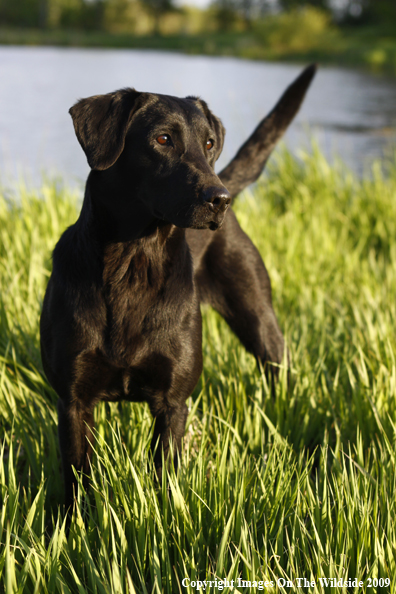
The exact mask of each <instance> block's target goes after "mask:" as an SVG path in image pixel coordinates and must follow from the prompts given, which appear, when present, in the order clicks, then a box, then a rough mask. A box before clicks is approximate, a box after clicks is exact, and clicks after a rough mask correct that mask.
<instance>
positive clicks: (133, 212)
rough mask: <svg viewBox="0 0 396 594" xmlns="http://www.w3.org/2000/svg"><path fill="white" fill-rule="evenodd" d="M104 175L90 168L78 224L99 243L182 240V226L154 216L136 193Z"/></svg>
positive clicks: (183, 232)
mask: <svg viewBox="0 0 396 594" xmlns="http://www.w3.org/2000/svg"><path fill="white" fill-rule="evenodd" d="M107 178H108V175H107V172H97V171H91V173H90V175H89V176H88V180H87V185H86V190H85V196H84V202H83V205H82V209H81V215H80V222H81V224H82V225H83V226H84V227H86V228H89V229H90V230H92V231H93V232H94V234H95V240H96V241H97V242H98V243H99V244H101V245H109V244H112V245H115V244H124V243H128V244H130V243H131V242H135V243H136V245H138V244H140V245H141V246H142V247H143V246H144V245H145V244H147V242H148V243H152V242H153V241H158V242H159V243H160V244H163V243H165V242H166V241H167V240H168V239H169V240H170V241H171V242H172V244H174V242H175V240H176V238H178V239H179V241H181V242H183V241H185V230H184V229H180V228H176V227H175V226H174V225H172V224H171V223H168V222H166V221H163V220H161V219H159V218H156V217H155V216H154V215H153V214H152V213H151V212H150V210H149V209H148V208H147V206H146V205H145V204H144V202H143V200H140V199H139V195H138V193H137V192H134V191H126V190H125V188H123V187H120V186H119V185H118V184H117V183H115V182H114V179H113V176H111V179H110V180H108V179H107Z"/></svg>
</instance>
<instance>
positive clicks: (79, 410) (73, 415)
mask: <svg viewBox="0 0 396 594" xmlns="http://www.w3.org/2000/svg"><path fill="white" fill-rule="evenodd" d="M92 429H93V406H87V405H85V404H84V403H81V402H79V401H78V400H77V401H73V402H72V403H65V402H63V401H62V400H61V399H59V400H58V436H59V445H60V450H61V456H62V465H63V477H64V482H65V505H66V510H68V509H69V510H70V511H71V506H72V505H73V501H74V498H75V495H76V493H77V480H76V477H75V475H74V472H73V469H72V467H73V466H74V468H75V469H76V470H78V471H81V472H83V473H84V475H85V476H84V477H83V483H84V486H85V485H86V482H87V477H86V475H88V474H90V460H91V456H92V446H91V443H92V442H93V434H92Z"/></svg>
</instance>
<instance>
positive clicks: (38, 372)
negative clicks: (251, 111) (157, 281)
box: [0, 151, 396, 594]
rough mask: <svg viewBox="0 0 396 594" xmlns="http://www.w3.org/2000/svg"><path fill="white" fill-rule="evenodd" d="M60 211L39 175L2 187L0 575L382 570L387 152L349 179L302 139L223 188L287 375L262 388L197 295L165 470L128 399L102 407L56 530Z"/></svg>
mask: <svg viewBox="0 0 396 594" xmlns="http://www.w3.org/2000/svg"><path fill="white" fill-rule="evenodd" d="M77 208H78V207H77V198H76V197H75V196H73V195H71V194H70V192H68V191H67V189H65V188H64V187H62V186H61V185H60V184H56V183H47V182H46V183H43V187H42V189H41V190H40V192H35V193H34V192H28V191H27V190H26V189H25V188H24V187H21V188H20V189H19V190H18V191H17V192H16V199H15V200H11V199H9V200H5V199H4V198H2V199H1V201H0V287H1V295H0V415H1V421H0V422H1V435H2V448H1V451H0V489H1V502H2V506H1V509H0V591H2V590H4V591H5V592H7V594H9V593H10V594H11V593H15V592H27V593H30V592H32V593H33V592H49V593H53V592H64V593H68V592H70V593H72V594H74V593H75V592H79V593H80V592H81V593H85V592H98V593H105V592H106V593H107V592H114V593H117V594H118V593H121V592H122V593H123V592H125V593H128V594H130V593H133V592H158V593H160V592H166V593H169V594H173V593H175V592H193V591H196V589H194V588H192V587H189V588H184V587H183V586H182V580H183V578H186V577H187V578H189V579H190V580H201V581H203V580H212V581H214V580H215V579H218V580H219V579H227V580H234V584H236V583H237V579H238V578H242V579H243V580H250V581H252V582H253V581H254V580H256V581H260V580H261V581H265V580H268V581H271V580H272V581H273V582H275V581H276V579H278V578H282V577H283V578H285V579H288V580H296V578H303V577H305V578H306V579H309V580H316V582H317V584H318V585H317V587H316V588H311V590H310V591H312V592H326V591H331V592H342V591H346V590H345V589H342V588H332V589H331V590H330V589H327V590H326V589H325V588H324V587H322V586H320V584H319V582H318V578H319V577H331V578H337V579H339V578H341V577H342V578H344V579H346V578H347V577H351V578H355V577H356V578H358V579H359V580H367V579H368V578H369V577H372V578H380V577H382V578H389V579H390V580H391V583H392V584H394V583H395V577H396V562H395V557H396V525H395V522H394V518H395V516H396V484H395V483H396V473H395V456H396V453H395V452H396V450H395V444H396V361H395V354H396V164H394V165H393V166H392V167H390V169H389V171H388V172H387V173H386V174H384V173H383V172H382V171H381V168H380V166H379V165H377V166H375V167H374V168H373V171H372V172H371V175H370V177H367V179H364V180H357V179H356V178H355V177H354V176H353V175H352V174H351V173H349V172H347V171H345V170H344V169H343V168H342V166H340V165H338V166H330V165H329V164H328V163H327V162H326V160H325V159H324V157H323V156H322V155H320V154H319V153H318V152H317V151H314V154H313V155H312V156H309V155H307V154H305V155H303V157H302V160H300V161H296V160H295V159H294V158H292V157H291V155H290V154H288V153H286V152H283V153H281V155H280V156H278V157H277V158H276V159H275V160H274V161H273V164H272V167H271V169H270V173H269V176H268V177H266V178H264V179H263V180H262V182H260V184H259V185H258V186H256V187H255V188H254V189H253V191H251V192H246V193H245V194H244V195H243V196H241V197H239V199H238V200H237V201H236V204H235V209H236V211H237V215H238V218H239V220H240V222H241V224H242V227H243V228H244V229H245V230H246V231H247V232H248V233H249V235H250V236H251V237H252V238H253V240H254V242H255V244H256V245H257V246H258V248H259V249H260V251H261V253H262V255H263V258H264V260H265V262H266V265H267V267H268V270H269V272H270V276H271V279H272V286H273V299H274V307H275V310H276V312H277V314H278V317H279V321H280V325H281V327H282V328H283V329H284V331H285V334H286V337H287V341H288V345H289V348H290V351H291V354H292V359H293V365H292V371H291V382H290V384H291V385H290V387H289V389H287V387H286V384H285V381H284V373H283V374H281V375H282V379H281V382H280V384H279V385H278V386H277V395H276V398H275V399H273V398H272V397H271V394H270V391H269V389H268V386H267V385H266V382H265V379H264V378H263V377H262V375H261V374H260V373H259V371H258V370H257V369H256V366H255V362H254V360H253V358H252V357H251V356H250V355H248V354H247V353H246V352H245V351H244V350H243V348H242V347H241V346H240V344H239V343H238V341H237V340H236V338H235V337H234V336H233V335H232V334H231V332H230V331H229V330H228V328H227V326H226V324H225V323H224V322H223V321H222V320H221V319H220V318H219V317H218V316H217V314H215V313H214V312H212V311H210V310H205V312H204V346H203V350H204V372H203V375H202V378H201V381H200V383H199V385H198V387H197V388H196V390H195V392H194V394H193V396H192V398H191V399H190V401H189V405H190V407H191V411H190V416H189V420H188V428H187V432H186V437H185V440H184V448H183V454H182V464H181V468H180V471H179V473H178V475H177V476H175V475H174V472H173V471H172V470H171V472H170V476H169V477H168V478H167V479H166V480H165V479H164V483H163V485H162V487H161V488H160V489H158V488H157V487H156V485H155V483H154V481H153V472H152V467H151V463H150V462H147V460H148V451H149V443H150V435H151V431H152V420H151V417H150V414H149V412H148V409H147V407H146V406H145V405H141V404H130V403H126V402H123V403H121V404H119V405H116V404H101V405H100V406H98V407H97V409H96V411H95V418H96V428H97V439H96V442H95V444H94V447H95V452H96V454H95V457H94V462H93V469H92V485H91V489H90V492H89V495H88V503H85V507H86V509H85V522H84V521H83V519H82V514H83V511H84V510H83V508H84V503H83V501H82V497H81V494H80V500H79V505H78V506H77V508H76V513H75V516H74V518H73V521H72V524H71V529H70V533H69V535H68V536H66V532H65V524H64V520H63V518H62V515H61V514H60V512H59V508H58V504H59V502H60V501H61V499H62V478H61V469H60V462H59V453H58V446H57V437H56V422H57V421H56V395H55V394H54V392H53V391H52V389H51V388H50V387H49V386H48V384H47V381H46V379H45V376H44V374H43V371H42V366H41V360H40V353H39V332H38V321H39V315H40V308H41V303H42V298H43V294H44V290H45V285H46V282H47V280H48V276H49V271H50V267H51V251H52V249H53V247H54V245H55V243H56V241H57V239H58V237H59V235H60V234H61V232H62V231H63V230H64V229H65V228H66V227H67V226H68V225H69V224H71V223H72V222H73V221H74V220H75V218H76V213H77ZM169 493H170V495H169ZM366 583H367V582H366ZM208 591H211V592H217V591H218V590H217V589H215V588H214V586H212V588H209V587H208V588H207V589H206V592H208ZM223 591H226V590H223ZM236 591H240V592H253V591H254V589H249V588H247V587H239V588H237V590H236ZM265 591H268V592H270V591H273V592H275V591H280V592H291V591H293V592H307V591H308V590H307V588H303V587H298V586H297V582H296V581H295V586H294V588H293V589H291V588H278V589H277V588H276V587H274V588H271V587H269V588H267V589H266V590H265ZM350 591H353V592H354V591H356V592H357V591H362V589H359V588H357V589H354V588H351V589H350ZM368 591H370V590H368ZM371 591H375V590H374V589H371ZM377 591H378V592H379V591H381V589H379V588H377ZM382 591H392V590H391V589H390V588H384V589H383V590H382Z"/></svg>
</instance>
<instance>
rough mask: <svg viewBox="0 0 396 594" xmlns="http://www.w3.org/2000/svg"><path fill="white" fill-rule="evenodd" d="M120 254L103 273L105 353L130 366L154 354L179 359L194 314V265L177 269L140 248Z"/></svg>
mask: <svg viewBox="0 0 396 594" xmlns="http://www.w3.org/2000/svg"><path fill="white" fill-rule="evenodd" d="M121 256H123V257H120V258H119V259H118V261H117V259H112V260H111V261H110V267H109V268H108V269H107V270H106V268H105V274H104V289H103V296H104V300H105V306H106V327H105V331H104V343H105V350H106V353H107V354H108V356H109V357H110V358H111V359H112V360H113V361H114V362H115V363H116V364H117V365H121V366H126V367H131V366H136V365H139V364H140V362H141V361H142V360H145V359H147V358H148V357H151V356H152V355H153V353H157V354H159V355H161V356H162V355H164V354H165V353H166V354H168V355H170V356H171V357H177V356H178V353H179V352H180V342H181V338H183V335H184V332H183V330H182V328H183V326H186V327H187V328H188V326H189V325H190V323H191V321H190V318H191V317H192V316H193V315H195V312H196V304H195V307H194V301H195V302H196V296H195V292H194V286H193V280H192V270H191V262H190V261H188V260H185V261H184V262H183V260H182V261H179V262H178V263H177V264H178V266H175V265H173V263H171V262H169V261H168V259H166V258H162V259H161V258H158V257H157V258H155V257H153V256H152V254H150V253H149V254H147V253H146V252H144V251H142V250H138V251H136V252H132V254H131V253H127V254H121Z"/></svg>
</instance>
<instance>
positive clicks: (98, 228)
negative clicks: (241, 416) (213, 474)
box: [41, 66, 315, 506]
mask: <svg viewBox="0 0 396 594" xmlns="http://www.w3.org/2000/svg"><path fill="white" fill-rule="evenodd" d="M314 73H315V67H313V66H311V67H309V68H308V69H307V70H305V71H304V72H303V74H302V75H301V76H300V77H299V78H298V79H297V81H296V82H295V83H294V84H293V85H292V86H291V87H289V89H288V90H287V91H286V93H285V95H284V96H283V97H282V99H281V101H280V102H279V103H278V105H277V106H276V107H275V109H274V110H273V111H272V112H271V114H270V115H269V116H268V117H267V118H266V119H265V120H263V122H262V123H261V124H260V125H259V127H258V128H257V130H256V131H255V132H254V133H253V135H252V136H251V138H250V139H249V140H248V141H247V142H246V143H245V145H244V146H243V147H242V148H241V150H240V151H239V152H238V154H237V155H236V157H235V158H234V159H233V160H232V161H231V163H230V164H229V165H228V167H226V168H225V169H224V170H223V171H222V172H221V173H220V175H219V176H217V175H216V174H215V172H214V169H213V168H214V164H215V161H216V159H217V158H218V156H219V154H220V152H221V149H222V146H223V140H224V129H223V126H222V124H221V122H220V120H219V119H218V118H216V117H215V116H214V115H213V114H212V113H211V112H210V110H209V109H208V107H207V105H206V103H205V102H204V101H202V100H200V99H197V98H195V97H187V98H186V99H179V98H176V97H170V96H165V95H154V94H150V93H140V92H137V91H135V90H133V89H123V90H121V91H117V92H115V93H110V94H108V95H99V96H95V97H90V98H88V99H82V100H81V101H79V102H78V103H77V104H76V105H74V107H72V108H71V110H70V113H71V116H72V118H73V123H74V127H75V131H76V135H77V138H78V140H79V142H80V144H81V146H82V148H83V150H84V151H85V153H86V156H87V159H88V162H89V164H90V166H91V168H92V171H91V172H90V174H89V177H88V180H87V185H86V191H85V197H84V202H83V205H82V209H81V214H80V216H79V218H78V220H77V222H76V223H75V224H74V225H72V226H71V227H70V228H69V229H67V231H65V233H64V234H63V235H62V237H61V238H60V240H59V242H58V244H57V246H56V248H55V250H54V254H53V272H52V276H51V278H50V281H49V284H48V288H47V292H46V295H45V299H44V305H43V312H42V316H41V347H42V358H43V365H44V369H45V372H46V374H47V377H48V379H49V381H50V383H51V385H52V386H53V387H54V389H55V390H56V392H57V393H58V395H59V404H58V411H59V442H60V449H61V453H62V462H63V470H64V479H65V494H66V496H65V502H66V505H67V506H70V504H71V503H72V501H73V490H74V486H75V478H74V475H73V472H72V466H74V467H75V468H76V469H78V470H82V471H83V472H84V473H85V474H88V473H89V460H90V456H91V446H90V444H89V441H91V442H92V441H93V440H92V435H91V431H92V428H93V409H94V406H95V404H96V403H97V402H99V401H100V400H108V401H117V400H120V399H127V400H131V401H135V402H136V401H138V402H148V404H149V406H150V410H151V412H152V414H153V416H154V418H155V429H154V437H153V442H152V445H153V447H154V446H155V445H156V444H157V441H158V442H159V447H158V448H157V449H156V454H155V466H156V470H157V475H158V477H159V479H161V473H162V467H161V460H162V455H164V456H165V457H166V456H167V454H168V450H169V445H170V439H171V438H172V440H173V444H174V446H175V451H176V452H177V451H178V450H180V444H181V439H182V437H183V434H184V428H185V422H186V417H187V407H186V404H185V402H186V399H187V398H188V396H189V395H190V394H191V393H192V391H193V389H194V387H195V385H196V384H197V382H198V379H199V376H200V374H201V370H202V349H201V313H200V305H199V304H200V302H201V301H204V302H207V303H210V304H211V305H212V306H213V307H214V308H216V309H217V310H218V311H219V312H220V313H221V314H222V315H223V316H224V318H225V319H226V321H227V322H228V324H229V325H230V327H231V328H232V330H233V331H234V332H235V333H236V334H237V335H238V336H239V338H240V339H241V341H242V342H243V344H244V345H245V347H246V348H247V349H248V350H249V351H250V352H251V353H253V354H254V355H255V357H256V359H257V361H259V362H260V363H261V364H263V365H267V364H268V363H271V362H273V363H280V362H281V361H282V357H283V351H284V341H283V337H282V333H281V331H280V329H279V327H278V323H277V320H276V317H275V314H274V311H273V308H272V303H271V286H270V280H269V277H268V274H267V271H266V269H265V266H264V264H263V262H262V259H261V257H260V255H259V253H258V251H257V250H256V248H255V247H254V246H253V244H252V242H251V241H250V239H249V238H248V237H247V235H245V233H244V232H243V231H242V230H241V228H240V227H239V224H238V222H237V220H236V218H235V216H234V214H233V212H232V211H230V212H228V214H227V216H226V217H225V214H226V211H227V210H228V206H229V204H230V202H231V198H233V197H234V196H235V195H236V194H237V193H238V192H239V191H240V190H241V189H242V188H243V187H245V186H246V185H247V184H248V183H251V182H252V181H254V180H255V179H256V178H257V177H258V175H259V174H260V173H261V170H262V168H263V166H264V164H265V162H266V160H267V158H268V156H269V154H270V152H271V150H272V148H273V147H274V145H275V142H276V141H277V140H278V138H279V137H280V136H281V135H282V133H283V132H284V130H285V129H286V128H287V125H288V124H289V123H290V121H291V120H292V118H293V117H294V115H295V113H296V112H297V110H298V108H299V106H300V104H301V102H302V100H303V97H304V94H305V91H306V90H307V88H308V86H309V84H310V82H311V79H312V77H313V76H314ZM163 135H166V137H165V139H166V141H165V143H164V144H160V143H159V141H158V138H160V137H161V136H163ZM163 140H164V139H161V142H163ZM208 141H209V143H208ZM207 143H208V144H207ZM211 145H213V146H212V147H211ZM223 184H225V185H226V186H227V188H228V190H227V189H226V188H225V186H224V185H223Z"/></svg>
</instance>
